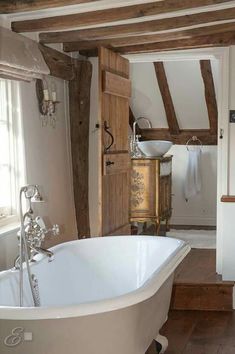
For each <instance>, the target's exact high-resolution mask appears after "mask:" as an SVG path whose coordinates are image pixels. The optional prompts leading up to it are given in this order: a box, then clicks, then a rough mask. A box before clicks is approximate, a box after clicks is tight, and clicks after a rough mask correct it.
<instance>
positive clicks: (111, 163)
mask: <svg viewBox="0 0 235 354" xmlns="http://www.w3.org/2000/svg"><path fill="white" fill-rule="evenodd" d="M110 165H114V161H106V166H110Z"/></svg>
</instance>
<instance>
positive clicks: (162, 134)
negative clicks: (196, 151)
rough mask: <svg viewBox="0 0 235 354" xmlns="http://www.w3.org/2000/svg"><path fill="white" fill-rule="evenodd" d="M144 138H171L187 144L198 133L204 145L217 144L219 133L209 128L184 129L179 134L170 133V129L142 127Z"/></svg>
mask: <svg viewBox="0 0 235 354" xmlns="http://www.w3.org/2000/svg"><path fill="white" fill-rule="evenodd" d="M141 134H142V140H169V141H172V142H173V143H174V144H177V145H186V143H187V141H188V140H189V139H191V138H192V136H194V135H196V136H197V137H198V138H199V139H200V140H201V142H202V144H203V145H217V134H214V135H212V134H211V132H210V130H209V129H184V130H180V132H179V134H178V135H173V134H171V133H170V131H169V129H155V128H152V129H142V130H141Z"/></svg>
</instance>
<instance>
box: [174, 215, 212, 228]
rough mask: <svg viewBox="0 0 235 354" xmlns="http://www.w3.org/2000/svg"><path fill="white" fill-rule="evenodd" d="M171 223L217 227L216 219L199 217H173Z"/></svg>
mask: <svg viewBox="0 0 235 354" xmlns="http://www.w3.org/2000/svg"><path fill="white" fill-rule="evenodd" d="M170 223H171V224H173V225H205V226H216V218H202V217H197V216H193V215H192V216H172V218H171V220H170Z"/></svg>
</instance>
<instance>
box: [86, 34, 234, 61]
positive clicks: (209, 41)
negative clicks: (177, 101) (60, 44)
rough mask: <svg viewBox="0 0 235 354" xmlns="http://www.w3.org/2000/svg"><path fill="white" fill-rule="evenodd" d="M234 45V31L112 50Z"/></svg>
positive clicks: (137, 51)
mask: <svg viewBox="0 0 235 354" xmlns="http://www.w3.org/2000/svg"><path fill="white" fill-rule="evenodd" d="M234 44H235V31H232V32H226V33H219V34H214V35H210V36H199V37H195V38H190V39H183V40H177V41H166V42H157V43H148V44H140V45H133V46H126V47H118V48H115V49H114V50H115V51H117V52H119V53H120V54H137V53H149V52H165V51H173V50H185V49H196V48H209V47H225V46H230V45H234ZM91 54H92V52H91ZM94 54H95V53H94ZM86 55H87V56H90V55H89V52H88V51H87V52H86Z"/></svg>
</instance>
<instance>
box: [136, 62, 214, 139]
mask: <svg viewBox="0 0 235 354" xmlns="http://www.w3.org/2000/svg"><path fill="white" fill-rule="evenodd" d="M153 65H154V68H155V72H156V77H157V82H158V85H159V89H160V92H161V95H162V100H163V104H164V107H165V112H166V118H167V122H168V127H169V128H168V129H165V128H162V129H153V128H151V129H141V137H142V140H169V141H172V142H173V143H174V144H177V145H185V144H186V143H187V141H188V140H189V139H191V138H192V136H197V137H198V139H200V141H201V142H202V144H203V145H217V134H218V109H217V102H216V94H215V87H214V80H213V75H212V68H211V63H210V60H200V68H201V75H202V79H203V82H204V87H205V100H206V105H207V111H208V117H209V124H210V129H187V130H186V129H180V128H179V125H178V121H177V117H176V113H175V109H174V104H173V100H172V97H171V93H170V89H169V85H168V81H167V76H166V72H165V69H164V64H163V62H160V61H159V62H154V63H153ZM130 117H131V120H133V113H132V114H130Z"/></svg>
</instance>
